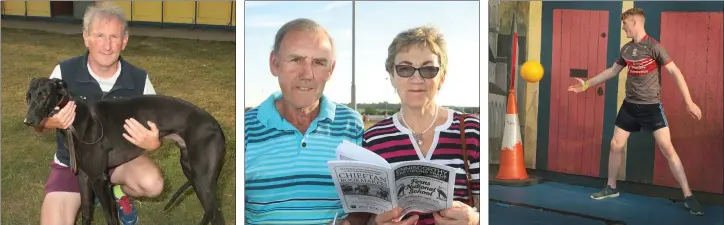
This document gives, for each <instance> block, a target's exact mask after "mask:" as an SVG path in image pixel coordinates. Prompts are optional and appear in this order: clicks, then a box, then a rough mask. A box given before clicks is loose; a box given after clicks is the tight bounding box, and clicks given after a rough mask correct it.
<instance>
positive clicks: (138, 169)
mask: <svg viewBox="0 0 724 225" xmlns="http://www.w3.org/2000/svg"><path fill="white" fill-rule="evenodd" d="M111 183H113V184H120V185H121V190H123V192H124V193H126V194H127V195H129V196H133V197H140V196H144V197H151V198H152V197H156V196H158V195H160V194H161V192H162V191H163V176H161V169H160V168H158V165H156V163H154V162H153V160H152V159H151V158H150V157H148V156H147V155H141V156H139V157H138V158H135V159H133V160H131V161H129V162H127V163H124V164H122V165H120V166H118V167H116V170H115V171H113V174H112V175H111Z"/></svg>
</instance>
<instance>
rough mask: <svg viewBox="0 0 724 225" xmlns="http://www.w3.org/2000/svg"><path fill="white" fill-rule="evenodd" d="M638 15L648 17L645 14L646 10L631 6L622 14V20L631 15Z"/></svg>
mask: <svg viewBox="0 0 724 225" xmlns="http://www.w3.org/2000/svg"><path fill="white" fill-rule="evenodd" d="M636 15H638V16H641V17H644V18H646V16H645V15H644V10H642V9H641V8H631V9H629V10H626V11H625V12H623V13H622V14H621V21H624V20H626V18H628V17H630V16H636Z"/></svg>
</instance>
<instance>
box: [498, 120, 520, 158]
mask: <svg viewBox="0 0 724 225" xmlns="http://www.w3.org/2000/svg"><path fill="white" fill-rule="evenodd" d="M520 139H521V138H520V127H519V126H518V114H507V115H505V130H504V131H503V143H502V144H503V145H502V146H501V151H505V150H506V149H507V150H510V151H515V145H516V144H518V143H520Z"/></svg>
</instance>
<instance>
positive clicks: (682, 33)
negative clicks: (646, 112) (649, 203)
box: [653, 12, 724, 194]
mask: <svg viewBox="0 0 724 225" xmlns="http://www.w3.org/2000/svg"><path fill="white" fill-rule="evenodd" d="M722 15H723V13H722V12H663V13H661V44H662V45H663V47H664V48H665V49H666V50H667V52H668V53H669V55H670V56H671V57H672V59H673V62H674V63H675V64H676V66H677V67H678V68H679V70H681V73H682V74H683V76H684V79H685V80H686V84H687V86H688V88H689V93H690V95H691V98H692V100H693V101H694V103H696V104H697V105H698V106H699V108H700V109H701V111H702V118H701V120H699V121H697V120H695V119H693V118H692V117H691V116H690V115H689V113H688V110H687V107H686V105H685V103H684V100H683V97H682V94H681V91H679V89H678V87H677V86H676V82H675V81H674V79H673V77H672V76H671V75H670V74H669V73H668V71H667V70H666V69H664V68H662V69H661V80H662V81H661V82H662V91H661V98H662V103H663V106H664V112H665V113H666V118H667V120H668V122H669V128H670V129H669V130H670V133H671V141H672V143H673V145H674V148H675V149H676V152H677V153H678V156H679V158H680V159H681V162H682V164H683V166H684V171H686V175H687V180H688V181H689V186H690V187H691V188H692V189H693V190H699V191H706V192H712V193H720V194H722V193H724V191H722V190H723V189H724V178H723V177H724V168H723V167H722V164H724V140H723V139H724V125H723V121H722V120H724V119H723V118H724V115H723V114H722V111H723V110H724V107H723V104H722V101H724V91H723V90H724V87H723V86H724V80H723V79H722V77H724V72H723V70H722V63H721V62H722V61H724V59H723V58H722V55H724V52H722V42H724V39H723V38H722V31H723V30H724V29H722V19H723V17H722ZM702 37H706V38H702ZM660 150H661V149H660V147H659V146H658V145H656V153H655V155H654V181H653V184H655V185H661V186H668V187H675V188H679V187H680V186H679V185H678V183H677V182H676V179H674V176H673V174H672V173H671V170H670V169H669V164H668V162H667V160H666V158H665V157H664V156H663V155H662V154H661V153H660Z"/></svg>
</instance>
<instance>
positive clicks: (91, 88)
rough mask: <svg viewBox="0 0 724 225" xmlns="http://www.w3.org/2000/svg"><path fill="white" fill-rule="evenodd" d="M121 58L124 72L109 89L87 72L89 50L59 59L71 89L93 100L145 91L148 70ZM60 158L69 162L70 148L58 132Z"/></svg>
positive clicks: (138, 93) (137, 93) (85, 98)
mask: <svg viewBox="0 0 724 225" xmlns="http://www.w3.org/2000/svg"><path fill="white" fill-rule="evenodd" d="M119 60H120V62H121V74H120V75H119V76H118V79H117V80H116V83H115V84H114V85H113V88H112V89H111V91H109V92H108V93H104V92H103V91H102V90H101V87H100V85H99V84H98V82H97V81H96V80H95V79H94V78H93V77H92V76H91V75H90V73H89V72H88V53H87V52H86V54H84V55H81V56H78V57H74V58H71V59H68V60H65V61H62V62H60V73H61V74H62V76H63V81H65V83H66V84H67V85H68V90H70V92H71V93H73V94H74V95H75V96H77V97H79V98H82V99H83V100H85V101H87V102H88V103H90V104H93V103H94V102H96V101H98V100H101V99H110V98H123V97H132V96H140V95H143V89H144V88H145V85H146V75H147V73H146V71H145V70H143V69H140V68H138V67H135V66H133V65H131V64H130V63H128V62H126V61H125V60H123V57H119ZM56 139H57V144H58V151H57V153H56V156H57V158H58V160H59V161H60V162H61V163H63V164H65V165H67V166H70V156H69V153H68V149H66V148H65V146H63V137H62V136H61V134H60V132H56Z"/></svg>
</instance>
